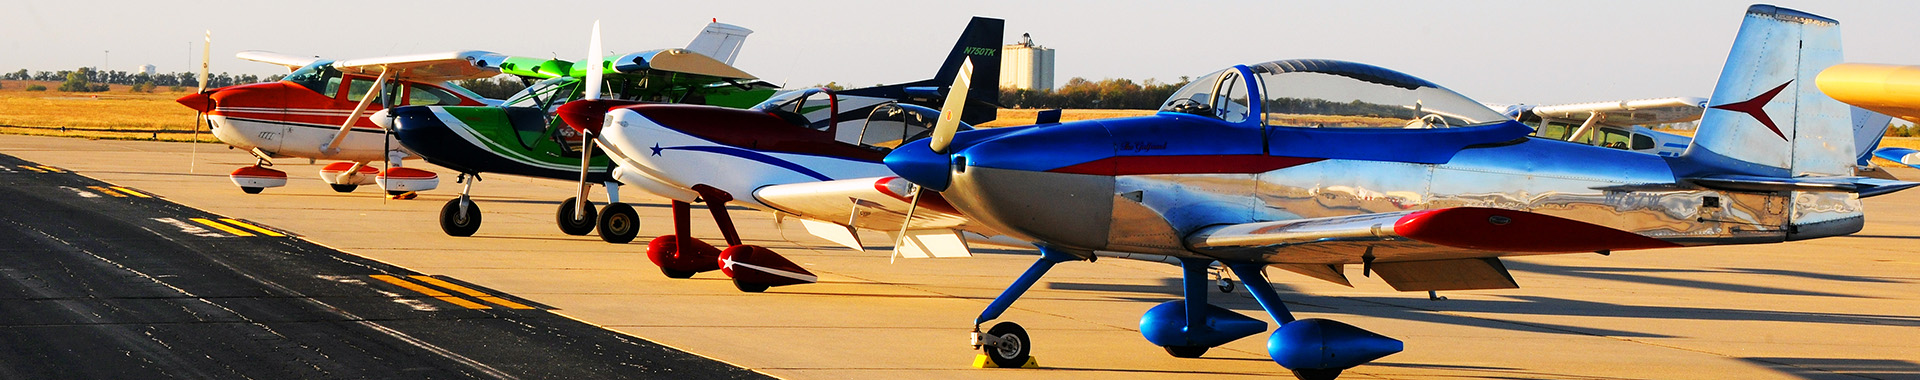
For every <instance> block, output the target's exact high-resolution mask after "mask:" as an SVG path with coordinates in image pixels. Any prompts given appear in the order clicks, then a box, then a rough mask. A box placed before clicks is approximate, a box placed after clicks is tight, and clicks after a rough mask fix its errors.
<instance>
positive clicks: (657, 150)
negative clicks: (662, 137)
mask: <svg viewBox="0 0 1920 380" xmlns="http://www.w3.org/2000/svg"><path fill="white" fill-rule="evenodd" d="M647 149H652V150H653V155H655V156H658V155H660V151H661V150H665V149H663V148H660V143H653V147H652V148H647Z"/></svg>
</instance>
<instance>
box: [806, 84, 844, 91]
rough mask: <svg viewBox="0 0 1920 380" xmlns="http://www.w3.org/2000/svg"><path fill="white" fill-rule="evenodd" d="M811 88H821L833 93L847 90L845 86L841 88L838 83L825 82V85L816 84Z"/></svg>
mask: <svg viewBox="0 0 1920 380" xmlns="http://www.w3.org/2000/svg"><path fill="white" fill-rule="evenodd" d="M811 87H821V88H826V89H828V90H834V91H843V90H846V89H847V86H841V85H840V83H839V82H827V84H816V85H813V86H811Z"/></svg>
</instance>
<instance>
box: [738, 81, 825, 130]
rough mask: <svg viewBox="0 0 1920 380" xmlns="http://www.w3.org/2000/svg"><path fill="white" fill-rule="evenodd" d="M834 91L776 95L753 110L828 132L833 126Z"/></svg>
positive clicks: (807, 91) (816, 90)
mask: <svg viewBox="0 0 1920 380" xmlns="http://www.w3.org/2000/svg"><path fill="white" fill-rule="evenodd" d="M834 101H835V99H834V95H833V91H831V90H827V89H824V88H809V89H804V90H794V91H787V92H783V93H779V94H775V95H774V96H773V97H771V98H767V101H764V102H760V104H759V105H755V106H753V110H755V111H761V112H766V113H769V114H772V115H773V116H778V117H780V119H781V120H785V121H787V122H788V123H792V124H794V125H799V126H804V127H807V128H813V129H818V130H823V131H824V130H826V129H827V128H828V127H830V126H832V125H833V119H834V113H836V112H839V110H838V109H836V108H835V107H834V105H835V104H834Z"/></svg>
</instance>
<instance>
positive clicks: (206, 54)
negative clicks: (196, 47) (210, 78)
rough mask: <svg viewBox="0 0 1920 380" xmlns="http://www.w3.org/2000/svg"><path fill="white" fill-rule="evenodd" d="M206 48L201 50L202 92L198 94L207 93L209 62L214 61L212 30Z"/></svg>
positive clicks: (208, 33) (209, 32) (208, 32)
mask: <svg viewBox="0 0 1920 380" xmlns="http://www.w3.org/2000/svg"><path fill="white" fill-rule="evenodd" d="M204 46H205V48H203V49H200V90H199V91H197V92H207V61H210V60H212V57H213V31H212V30H208V31H207V44H206V45H204Z"/></svg>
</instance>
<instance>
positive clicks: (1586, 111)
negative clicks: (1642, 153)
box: [1533, 97, 1707, 126]
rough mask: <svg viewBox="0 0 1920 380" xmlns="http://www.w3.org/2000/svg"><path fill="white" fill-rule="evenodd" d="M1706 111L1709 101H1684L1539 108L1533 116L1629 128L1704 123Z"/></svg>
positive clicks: (1700, 99) (1672, 100)
mask: <svg viewBox="0 0 1920 380" xmlns="http://www.w3.org/2000/svg"><path fill="white" fill-rule="evenodd" d="M1706 109H1707V100H1706V99H1702V98H1694V97H1680V98H1661V99H1642V100H1627V101H1618V102H1595V103H1579V104H1561V105H1550V106H1536V107H1533V113H1534V114H1535V115H1539V116H1540V117H1544V118H1550V119H1564V120H1575V121H1584V120H1587V119H1588V118H1590V117H1593V116H1595V115H1599V116H1600V118H1599V120H1598V122H1599V123H1600V124H1605V125H1614V126H1629V125H1647V124H1664V123H1680V122H1688V121H1694V120H1700V115H1701V114H1703V113H1705V112H1706Z"/></svg>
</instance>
